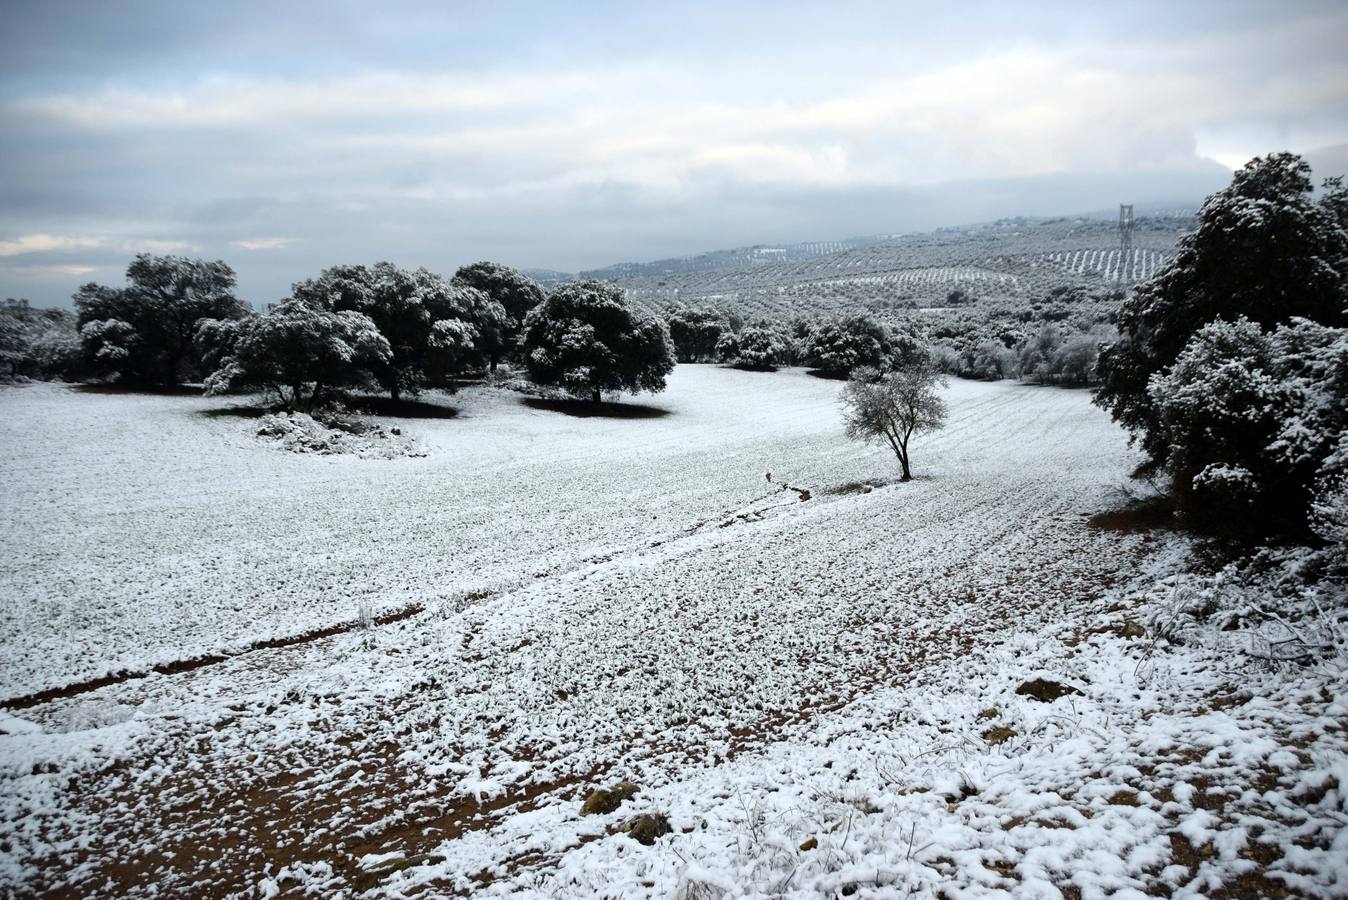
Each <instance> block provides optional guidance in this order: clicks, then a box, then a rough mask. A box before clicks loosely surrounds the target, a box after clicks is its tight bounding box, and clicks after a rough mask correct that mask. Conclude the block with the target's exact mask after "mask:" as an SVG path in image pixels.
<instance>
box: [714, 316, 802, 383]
mask: <svg viewBox="0 0 1348 900" xmlns="http://www.w3.org/2000/svg"><path fill="white" fill-rule="evenodd" d="M791 349H792V348H791V338H790V337H789V336H788V335H787V334H785V333H784V330H783V329H782V328H781V327H780V326H778V325H776V324H774V323H772V322H757V323H755V324H753V325H746V326H745V327H744V328H742V329H740V332H739V334H735V333H734V332H731V331H727V332H726V333H725V334H723V335H722V336H721V339H720V340H719V341H718V342H717V344H716V354H717V356H718V358H719V359H720V360H721V362H723V363H726V364H728V365H732V366H734V367H736V368H738V369H750V370H753V371H758V372H770V371H772V370H774V369H776V368H777V367H778V366H784V365H787V364H788V363H789V361H790V359H791V355H792V353H791Z"/></svg>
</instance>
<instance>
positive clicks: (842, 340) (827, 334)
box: [804, 315, 926, 377]
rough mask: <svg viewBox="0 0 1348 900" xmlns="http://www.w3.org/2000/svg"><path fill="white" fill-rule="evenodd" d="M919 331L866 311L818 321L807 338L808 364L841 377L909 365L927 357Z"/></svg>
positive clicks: (823, 372) (822, 371) (806, 356)
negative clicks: (890, 323) (886, 321)
mask: <svg viewBox="0 0 1348 900" xmlns="http://www.w3.org/2000/svg"><path fill="white" fill-rule="evenodd" d="M925 352H926V348H925V347H924V346H923V344H922V341H921V340H920V339H919V338H918V337H917V335H916V333H914V332H913V331H911V330H908V329H895V328H892V327H889V326H886V325H884V324H882V323H880V322H877V321H876V320H875V319H873V318H871V317H870V316H866V315H854V316H843V317H841V318H837V319H829V320H826V321H823V322H820V323H818V324H816V325H815V326H814V327H813V328H812V329H811V330H810V334H809V336H808V337H807V338H806V339H805V347H804V356H805V364H806V365H808V366H813V367H814V368H815V369H817V370H818V371H819V372H820V373H821V374H824V375H831V376H834V377H842V376H846V375H849V374H850V373H851V372H852V371H853V370H855V369H860V368H872V369H887V368H890V367H891V366H908V365H909V364H911V363H914V362H917V361H919V360H920V359H922V358H924V356H925Z"/></svg>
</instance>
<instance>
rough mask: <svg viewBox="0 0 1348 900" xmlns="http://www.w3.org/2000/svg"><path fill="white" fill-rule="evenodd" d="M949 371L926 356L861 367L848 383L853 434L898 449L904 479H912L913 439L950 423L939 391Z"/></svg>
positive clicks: (846, 401)
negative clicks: (942, 371)
mask: <svg viewBox="0 0 1348 900" xmlns="http://www.w3.org/2000/svg"><path fill="white" fill-rule="evenodd" d="M943 383H944V377H943V376H942V375H941V374H940V373H939V372H938V371H937V370H936V368H935V366H933V365H932V364H931V363H930V362H929V361H927V360H925V359H921V360H914V361H911V362H908V363H906V364H903V365H900V366H896V367H895V368H893V369H890V370H889V371H887V372H881V371H880V370H879V369H874V368H860V369H857V370H856V371H855V372H854V373H852V377H851V378H850V379H849V380H848V382H847V385H846V386H845V387H844V388H843V393H842V402H843V421H844V422H845V424H846V427H847V436H848V437H850V438H853V439H854V440H863V441H875V442H878V443H882V444H884V445H885V446H887V447H889V448H890V449H891V450H893V451H894V455H895V456H897V457H898V460H899V466H900V469H901V470H902V480H903V481H911V480H912V477H913V472H912V468H911V467H910V465H909V455H908V443H909V441H910V440H911V439H912V437H913V435H915V434H920V433H922V432H925V431H935V430H937V429H939V428H943V427H945V418H946V404H945V401H944V400H943V399H941V395H940V394H938V393H937V391H936V389H937V387H938V386H940V385H941V384H943Z"/></svg>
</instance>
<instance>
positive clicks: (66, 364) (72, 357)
mask: <svg viewBox="0 0 1348 900" xmlns="http://www.w3.org/2000/svg"><path fill="white" fill-rule="evenodd" d="M79 351H80V346H79V332H77V331H76V330H75V316H74V315H72V314H71V313H70V312H69V311H67V310H64V309H34V308H33V307H32V306H29V305H28V301H27V300H13V299H10V300H5V301H4V302H3V303H0V378H66V377H70V376H72V375H73V374H75V370H76V368H77V366H78V362H79Z"/></svg>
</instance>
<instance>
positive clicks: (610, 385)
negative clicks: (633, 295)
mask: <svg viewBox="0 0 1348 900" xmlns="http://www.w3.org/2000/svg"><path fill="white" fill-rule="evenodd" d="M521 349H522V353H523V358H524V365H525V368H526V370H527V372H528V375H529V379H530V380H531V381H533V382H534V383H535V384H540V385H544V386H549V387H557V388H560V389H562V390H564V391H566V392H567V393H569V394H571V395H573V396H576V397H585V398H589V399H591V400H593V401H595V402H598V401H599V400H600V398H601V395H602V393H603V392H604V391H632V392H637V391H651V392H656V391H662V390H664V388H665V376H667V375H668V374H669V373H670V372H671V371H672V370H673V369H674V347H673V344H672V343H671V341H670V339H669V332H668V330H667V329H666V328H665V324H664V322H662V321H660V320H659V319H654V318H646V317H643V316H640V315H638V314H636V313H635V312H633V310H632V309H631V307H630V306H628V304H627V299H626V296H625V294H624V292H623V289H622V288H620V287H618V286H616V285H612V284H608V283H606V282H602V281H577V282H572V283H570V284H564V285H561V286H560V287H558V288H557V289H556V290H555V291H553V292H552V293H551V294H549V295H548V298H547V299H546V300H544V301H543V302H542V303H540V304H539V305H538V306H536V307H534V309H533V310H532V311H531V312H530V313H529V315H528V316H527V317H526V318H525V321H524V337H523V343H522V348H521Z"/></svg>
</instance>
